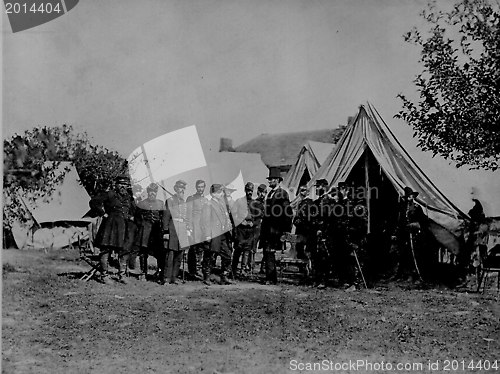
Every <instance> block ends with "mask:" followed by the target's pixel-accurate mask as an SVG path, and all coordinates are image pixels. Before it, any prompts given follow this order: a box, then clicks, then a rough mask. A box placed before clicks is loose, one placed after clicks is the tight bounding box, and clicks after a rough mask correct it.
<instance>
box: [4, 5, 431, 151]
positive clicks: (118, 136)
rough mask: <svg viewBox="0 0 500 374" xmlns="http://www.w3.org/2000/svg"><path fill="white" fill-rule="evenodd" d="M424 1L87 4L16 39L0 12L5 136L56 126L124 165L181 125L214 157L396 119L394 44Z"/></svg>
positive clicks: (405, 87) (411, 66)
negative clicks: (300, 134)
mask: <svg viewBox="0 0 500 374" xmlns="http://www.w3.org/2000/svg"><path fill="white" fill-rule="evenodd" d="M425 4H426V1H420V0H417V1H416V0H398V1H394V0H370V1H368V0H356V1H353V0H329V1H327V0H320V1H314V0H303V1H297V0H272V1H264V0H256V1H250V0H241V1H234V0H231V1H229V0H196V1H193V0H179V1H171V0H158V1H152V0H145V1H136V0H134V1H129V0H106V1H96V0H86V1H80V3H79V4H78V5H77V6H76V7H75V8H74V9H73V10H71V11H70V12H69V13H68V14H66V15H64V16H62V17H60V18H58V19H56V20H53V21H51V22H49V23H46V24H44V25H41V26H38V27H36V28H33V29H29V30H26V31H22V32H19V33H15V34H13V33H12V32H11V29H10V25H9V24H8V21H7V18H6V16H5V14H4V15H3V21H4V22H3V73H4V75H3V105H4V107H3V109H4V110H3V124H4V136H9V135H11V134H12V133H14V132H21V131H24V130H25V129H29V128H32V127H33V126H35V125H59V124H63V123H68V124H72V125H74V126H75V127H76V128H77V129H78V130H85V131H87V132H88V133H89V135H90V136H91V137H92V138H94V140H95V142H96V143H100V144H102V145H105V146H107V147H110V148H112V149H115V150H118V151H119V152H121V153H122V154H123V155H124V156H127V155H128V154H129V153H130V152H132V150H133V149H134V148H136V147H137V146H138V145H140V144H141V143H143V142H145V141H147V140H149V139H151V138H154V137H156V136H159V135H161V134H163V133H165V132H168V131H171V130H174V129H178V128H181V127H185V126H189V125H196V126H197V128H198V131H199V134H200V137H201V138H202V144H203V145H204V146H205V147H210V148H213V149H217V148H218V145H219V138H220V137H221V136H224V137H229V138H233V139H234V144H235V145H238V144H241V143H242V142H244V141H246V140H249V139H251V138H252V137H254V136H257V135H259V134H260V133H263V132H270V133H272V132H286V131H299V130H303V129H324V128H331V127H337V126H338V125H339V124H342V123H345V122H346V119H347V117H348V116H350V115H354V114H355V112H356V110H357V108H358V106H359V105H360V104H361V103H363V102H365V101H366V100H370V101H371V102H372V103H373V104H374V105H375V106H376V107H377V108H378V110H379V111H380V113H381V115H382V116H383V117H384V118H385V119H386V121H388V122H394V123H396V121H395V120H394V119H392V116H393V115H394V114H395V113H396V112H397V111H398V110H399V109H400V106H401V103H400V101H399V100H398V99H396V95H397V94H398V93H399V92H403V93H405V94H408V95H410V96H412V95H414V85H413V83H412V79H413V78H414V76H415V75H416V74H417V73H418V72H419V71H420V67H419V65H418V56H419V51H418V49H417V48H416V47H415V46H412V45H410V44H408V43H405V42H404V41H403V39H402V34H403V33H404V32H406V31H408V30H409V29H410V28H411V27H412V26H413V25H417V24H419V23H421V19H420V17H419V12H420V11H421V10H422V9H423V7H424V6H425ZM406 133H407V134H410V133H411V132H410V131H406Z"/></svg>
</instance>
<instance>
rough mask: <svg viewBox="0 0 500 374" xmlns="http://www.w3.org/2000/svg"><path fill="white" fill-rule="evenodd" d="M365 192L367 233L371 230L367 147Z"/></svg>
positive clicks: (366, 152) (366, 153)
mask: <svg viewBox="0 0 500 374" xmlns="http://www.w3.org/2000/svg"><path fill="white" fill-rule="evenodd" d="M365 193H366V209H367V214H368V222H367V225H366V233H367V234H369V233H370V232H371V209H370V179H369V173H368V148H367V149H365Z"/></svg>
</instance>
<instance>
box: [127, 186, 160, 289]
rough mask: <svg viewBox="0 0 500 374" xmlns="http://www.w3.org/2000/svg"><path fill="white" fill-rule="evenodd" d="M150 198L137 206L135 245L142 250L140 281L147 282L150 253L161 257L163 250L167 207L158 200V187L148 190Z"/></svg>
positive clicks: (150, 187)
mask: <svg viewBox="0 0 500 374" xmlns="http://www.w3.org/2000/svg"><path fill="white" fill-rule="evenodd" d="M146 191H147V194H148V197H147V198H146V199H144V200H141V201H140V202H139V203H138V204H137V210H136V220H135V221H136V223H137V232H136V235H135V241H134V244H135V245H136V246H137V247H139V248H140V263H141V274H140V275H139V279H140V280H145V279H146V276H147V274H148V256H149V253H154V254H155V255H158V256H159V255H160V254H162V253H163V252H164V250H163V248H162V247H163V236H162V218H163V210H165V206H164V203H163V201H161V200H160V199H157V198H156V195H157V193H158V185H157V184H156V183H151V184H150V185H149V186H148V187H147V188H146Z"/></svg>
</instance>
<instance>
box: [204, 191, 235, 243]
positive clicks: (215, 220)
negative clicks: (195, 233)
mask: <svg viewBox="0 0 500 374" xmlns="http://www.w3.org/2000/svg"><path fill="white" fill-rule="evenodd" d="M201 230H202V233H203V237H204V239H205V238H207V237H210V238H211V240H210V250H211V251H213V252H219V251H220V249H221V243H222V239H223V238H227V237H228V236H229V233H230V232H231V230H232V225H231V221H230V219H229V214H228V211H227V208H226V205H225V203H224V202H221V201H218V200H216V199H211V200H209V201H208V203H207V204H205V205H204V206H203V209H202V211H201Z"/></svg>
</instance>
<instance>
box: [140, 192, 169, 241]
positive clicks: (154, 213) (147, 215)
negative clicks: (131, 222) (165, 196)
mask: <svg viewBox="0 0 500 374" xmlns="http://www.w3.org/2000/svg"><path fill="white" fill-rule="evenodd" d="M163 210H165V205H164V203H163V201H161V200H160V199H154V200H149V199H145V200H141V201H140V202H139V203H138V204H137V210H136V214H135V217H136V218H135V222H136V224H137V231H136V233H135V241H134V244H135V245H137V246H139V247H149V246H155V247H156V246H159V245H160V244H162V239H163V238H162V219H163Z"/></svg>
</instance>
